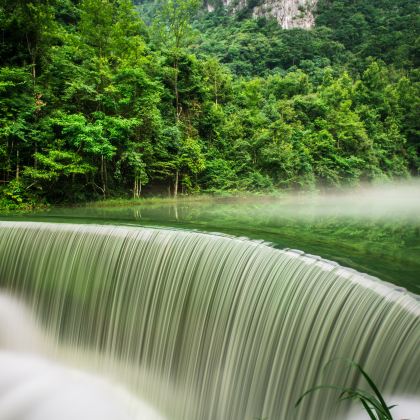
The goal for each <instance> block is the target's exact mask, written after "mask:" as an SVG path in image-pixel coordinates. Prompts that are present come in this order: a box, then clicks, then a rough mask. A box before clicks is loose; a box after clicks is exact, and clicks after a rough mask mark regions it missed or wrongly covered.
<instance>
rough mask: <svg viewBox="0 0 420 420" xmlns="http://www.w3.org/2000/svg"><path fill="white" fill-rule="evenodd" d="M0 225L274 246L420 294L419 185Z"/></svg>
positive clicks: (94, 212)
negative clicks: (126, 228) (100, 228)
mask: <svg viewBox="0 0 420 420" xmlns="http://www.w3.org/2000/svg"><path fill="white" fill-rule="evenodd" d="M0 219H2V220H34V221H48V222H67V223H99V224H120V225H138V226H161V227H162V226H163V227H175V228H180V229H189V230H199V231H207V232H220V233H225V234H229V235H233V236H245V237H249V238H252V239H258V240H264V241H268V242H271V243H272V244H273V246H274V247H277V248H294V249H299V250H302V251H304V252H306V253H310V254H316V255H319V256H321V257H323V258H326V259H330V260H333V261H336V262H338V263H340V264H342V265H344V266H347V267H351V268H354V269H356V270H358V271H361V272H365V273H368V274H371V275H373V276H377V277H379V278H380V279H382V280H385V281H389V282H392V283H394V284H397V285H400V286H403V287H405V288H407V289H408V290H410V291H412V292H414V293H416V294H420V185H419V184H413V185H409V186H401V187H398V188H394V187H392V188H391V187H389V188H385V189H383V188H382V189H368V190H362V191H359V192H357V193H351V194H341V195H314V196H308V195H304V196H285V197H283V198H272V197H253V198H214V199H208V198H206V199H203V200H201V201H197V200H188V199H180V200H178V201H177V202H167V203H165V202H163V203H157V204H153V203H145V204H142V205H131V206H127V207H84V208H53V209H49V210H44V211H37V212H33V213H30V214H26V215H19V216H18V215H3V216H1V217H0Z"/></svg>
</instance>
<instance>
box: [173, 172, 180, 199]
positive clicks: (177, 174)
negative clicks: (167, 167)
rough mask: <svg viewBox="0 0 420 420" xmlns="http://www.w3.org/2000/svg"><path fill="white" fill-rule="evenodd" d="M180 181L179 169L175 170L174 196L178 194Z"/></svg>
mask: <svg viewBox="0 0 420 420" xmlns="http://www.w3.org/2000/svg"><path fill="white" fill-rule="evenodd" d="M178 181H179V170H178V169H177V170H176V172H175V184H174V198H176V197H177V195H178Z"/></svg>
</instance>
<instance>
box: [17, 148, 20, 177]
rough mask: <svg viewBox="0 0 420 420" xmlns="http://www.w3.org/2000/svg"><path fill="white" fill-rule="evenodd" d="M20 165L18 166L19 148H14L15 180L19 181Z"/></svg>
mask: <svg viewBox="0 0 420 420" xmlns="http://www.w3.org/2000/svg"><path fill="white" fill-rule="evenodd" d="M19 174H20V167H19V150H16V181H19Z"/></svg>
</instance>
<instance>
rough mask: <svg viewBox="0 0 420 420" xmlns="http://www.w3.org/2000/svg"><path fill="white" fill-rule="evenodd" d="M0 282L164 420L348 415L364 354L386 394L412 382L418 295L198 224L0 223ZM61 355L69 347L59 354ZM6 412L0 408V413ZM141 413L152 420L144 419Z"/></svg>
mask: <svg viewBox="0 0 420 420" xmlns="http://www.w3.org/2000/svg"><path fill="white" fill-rule="evenodd" d="M0 282H1V286H2V287H3V288H4V289H6V290H8V291H9V292H11V293H13V294H14V295H15V296H17V297H20V298H21V299H23V300H25V302H26V303H27V304H28V305H29V307H32V309H33V311H34V312H35V313H37V315H38V316H39V318H40V319H41V324H42V326H43V329H44V331H45V334H46V335H47V336H48V337H49V338H48V340H50V342H51V343H55V344H52V345H51V346H50V347H51V348H53V347H54V348H56V350H55V351H56V354H60V352H61V356H62V357H67V358H68V360H70V359H73V360H77V361H78V364H79V365H80V364H81V363H82V360H85V361H86V364H87V365H89V367H90V368H91V369H95V370H97V371H100V372H102V373H103V374H104V375H108V376H113V377H117V378H118V379H119V380H120V381H122V382H124V383H125V384H126V385H127V386H128V387H129V388H130V389H131V391H132V392H136V393H138V394H139V395H142V396H144V397H146V398H147V399H148V400H149V401H150V402H151V403H152V404H154V405H155V407H158V408H159V410H160V411H161V412H162V413H164V414H165V415H166V416H167V417H168V418H170V419H182V420H184V419H185V420H188V419H191V420H197V419H200V420H206V419H220V420H224V419H226V420H235V419H238V420H243V419H250V420H251V419H254V418H255V417H267V418H268V419H270V420H272V419H305V420H306V419H316V420H320V419H325V420H330V419H334V418H343V416H345V412H346V411H347V410H348V406H346V405H340V404H337V403H336V398H337V395H336V393H335V392H330V391H322V392H319V393H317V394H313V395H312V396H309V397H307V399H306V400H305V401H304V403H303V404H302V405H301V406H299V407H298V408H295V407H294V404H295V402H296V400H297V398H298V397H299V396H300V395H301V394H302V393H303V392H304V391H305V390H307V389H309V388H311V387H312V386H314V385H317V384H320V383H333V384H336V385H340V384H346V385H357V384H358V383H359V382H358V381H359V378H358V377H357V376H356V373H355V372H353V371H348V370H346V369H345V368H344V367H343V365H340V363H336V364H334V365H332V366H331V368H330V369H327V370H326V371H325V372H324V373H323V370H322V367H323V366H324V365H325V364H326V363H327V362H328V361H330V360H331V359H334V358H350V359H353V360H355V361H357V362H359V363H360V364H361V365H363V367H364V368H365V369H366V370H367V371H368V372H369V373H370V374H371V375H372V377H373V378H374V380H375V381H376V382H377V384H378V385H379V387H380V388H381V389H383V390H384V392H385V393H387V394H399V395H402V394H406V395H410V394H415V393H418V391H419V390H420V350H419V345H418V344H419V342H418V341H419V337H420V303H419V301H418V300H417V297H416V296H414V295H410V294H409V293H407V292H405V291H404V290H403V289H400V288H397V287H396V286H392V285H390V284H386V283H383V282H380V281H379V280H377V279H374V278H371V277H369V276H366V275H362V274H360V273H357V272H355V271H353V270H350V269H345V268H342V267H340V266H338V265H337V264H334V263H332V262H328V261H325V260H322V259H320V258H317V257H313V256H309V255H305V254H302V253H299V252H297V251H291V250H284V251H282V250H277V249H274V248H271V247H270V246H268V245H266V244H264V243H261V242H255V241H249V240H246V239H240V238H231V237H225V236H220V235H210V234H202V233H197V232H187V231H177V230H166V229H152V228H130V227H110V226H95V225H70V224H47V223H16V222H0ZM64 355H65V356H64ZM0 418H1V413H0ZM144 418H147V417H144Z"/></svg>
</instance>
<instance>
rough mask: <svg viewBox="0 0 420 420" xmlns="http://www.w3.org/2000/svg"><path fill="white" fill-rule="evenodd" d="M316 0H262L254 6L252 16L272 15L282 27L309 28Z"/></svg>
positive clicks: (313, 20)
mask: <svg viewBox="0 0 420 420" xmlns="http://www.w3.org/2000/svg"><path fill="white" fill-rule="evenodd" d="M317 2H318V0H264V1H263V2H262V3H261V5H259V6H256V7H254V9H253V13H252V15H253V16H254V17H260V16H266V17H270V16H273V17H275V18H276V19H277V22H278V23H279V25H281V26H282V27H283V28H284V29H291V28H303V29H310V28H312V27H313V26H314V24H315V19H314V15H313V13H312V12H313V10H314V9H315V6H316V4H317Z"/></svg>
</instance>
